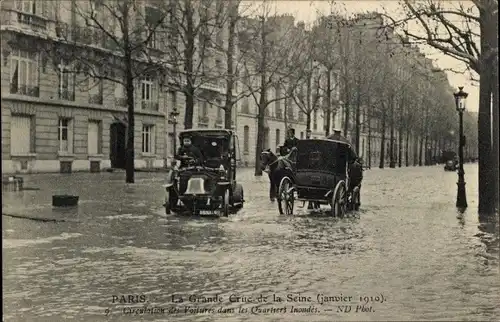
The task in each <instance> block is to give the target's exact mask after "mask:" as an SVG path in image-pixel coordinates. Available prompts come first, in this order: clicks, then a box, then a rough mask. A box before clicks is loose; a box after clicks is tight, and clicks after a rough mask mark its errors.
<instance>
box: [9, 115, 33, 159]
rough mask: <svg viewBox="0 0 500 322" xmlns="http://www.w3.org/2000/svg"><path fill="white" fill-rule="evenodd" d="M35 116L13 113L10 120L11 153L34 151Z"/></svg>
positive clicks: (18, 153)
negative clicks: (33, 122)
mask: <svg viewBox="0 0 500 322" xmlns="http://www.w3.org/2000/svg"><path fill="white" fill-rule="evenodd" d="M32 121H33V118H32V117H31V116H27V115H12V117H11V122H10V154H11V155H25V154H28V153H32V152H34V150H35V149H34V148H35V144H34V138H35V135H34V132H33V130H34V126H33V124H32Z"/></svg>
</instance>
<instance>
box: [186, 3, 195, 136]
mask: <svg viewBox="0 0 500 322" xmlns="http://www.w3.org/2000/svg"><path fill="white" fill-rule="evenodd" d="M185 6H186V8H185V12H186V17H185V19H186V32H185V33H184V37H186V38H187V39H186V48H185V49H184V61H185V69H184V70H185V73H186V85H185V86H186V88H185V89H184V94H185V95H186V109H185V111H184V129H186V130H187V129H192V128H193V116H194V92H195V80H196V78H195V75H194V55H195V50H196V48H195V36H194V21H193V18H194V17H193V7H192V4H191V1H190V0H188V1H185Z"/></svg>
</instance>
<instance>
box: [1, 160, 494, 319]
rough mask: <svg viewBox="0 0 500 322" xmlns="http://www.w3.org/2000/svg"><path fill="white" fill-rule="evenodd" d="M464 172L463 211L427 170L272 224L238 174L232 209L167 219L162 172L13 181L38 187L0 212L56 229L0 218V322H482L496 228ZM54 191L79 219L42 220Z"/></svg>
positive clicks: (469, 171)
mask: <svg viewBox="0 0 500 322" xmlns="http://www.w3.org/2000/svg"><path fill="white" fill-rule="evenodd" d="M465 171H466V180H467V193H468V197H469V200H468V202H469V209H468V210H467V211H466V212H465V213H463V214H458V213H457V212H456V210H455V208H454V204H455V196H456V180H457V175H456V173H453V172H444V171H443V169H442V167H441V166H432V167H415V168H402V169H384V170H380V169H372V170H368V171H366V172H365V179H364V183H363V188H362V206H361V210H360V211H359V212H355V213H352V214H351V215H350V216H349V217H347V218H344V219H336V218H332V217H329V216H328V215H327V213H326V212H315V213H311V212H310V211H308V210H306V209H305V208H304V209H301V208H300V207H296V212H297V214H296V215H295V216H292V217H286V216H283V215H282V216H280V215H279V214H278V210H277V206H276V204H275V203H271V202H270V201H269V200H268V197H267V196H268V180H267V178H266V177H260V178H255V177H253V173H252V171H250V170H243V171H242V172H241V173H240V175H239V177H240V181H241V182H242V184H243V186H244V189H245V199H246V201H247V202H246V204H245V207H244V209H243V210H241V211H240V212H239V213H237V214H235V215H232V216H230V217H229V218H220V219H215V218H196V217H186V216H179V215H168V216H167V215H165V213H164V210H163V208H162V206H161V204H162V202H163V190H162V188H161V184H162V183H163V177H164V176H165V174H161V173H159V174H145V173H137V180H136V184H134V185H126V184H125V183H124V182H123V181H124V174H123V173H113V174H110V173H103V174H72V175H69V176H68V175H66V176H64V175H32V176H25V186H28V187H32V188H39V190H31V191H24V192H21V193H13V192H8V193H7V192H6V193H3V195H2V196H3V206H2V211H3V213H10V214H18V215H29V216H37V217H44V218H57V219H61V220H66V221H64V222H40V221H32V220H26V219H17V218H11V217H6V216H2V223H3V228H2V235H3V236H2V237H3V247H2V253H3V301H4V306H3V311H4V319H5V321H8V322H10V321H13V322H14V321H64V320H68V319H74V320H76V321H104V320H111V321H153V320H156V321H223V320H226V321H306V320H307V321H332V320H337V321H338V320H355V321H366V320H399V321H401V320H417V319H418V320H455V321H458V320H483V321H484V320H489V321H494V320H497V319H498V316H499V315H500V295H499V294H500V292H499V291H500V278H499V275H500V274H499V234H498V230H499V227H498V221H492V222H489V223H487V222H483V223H480V222H479V220H478V218H477V214H476V209H477V199H476V197H475V196H476V195H477V164H470V165H466V168H465ZM54 193H75V194H78V195H79V196H80V203H79V207H78V209H69V210H55V209H54V210H53V209H52V208H51V195H52V194H54ZM298 206H301V205H298ZM325 209H326V208H325ZM279 299H281V301H279ZM181 300H182V302H181Z"/></svg>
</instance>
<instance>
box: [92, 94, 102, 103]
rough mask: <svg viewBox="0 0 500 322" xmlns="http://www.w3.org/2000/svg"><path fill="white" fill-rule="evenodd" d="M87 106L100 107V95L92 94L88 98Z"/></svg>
mask: <svg viewBox="0 0 500 322" xmlns="http://www.w3.org/2000/svg"><path fill="white" fill-rule="evenodd" d="M89 104H98V105H102V94H94V95H90V96H89Z"/></svg>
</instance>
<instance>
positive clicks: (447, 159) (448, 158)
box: [441, 151, 458, 171]
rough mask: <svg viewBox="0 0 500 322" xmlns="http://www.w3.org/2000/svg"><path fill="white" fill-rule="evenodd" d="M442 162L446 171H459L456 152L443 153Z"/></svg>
mask: <svg viewBox="0 0 500 322" xmlns="http://www.w3.org/2000/svg"><path fill="white" fill-rule="evenodd" d="M441 161H442V162H443V163H444V171H456V170H457V169H458V157H457V154H456V153H455V152H454V151H443V152H442V154H441Z"/></svg>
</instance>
